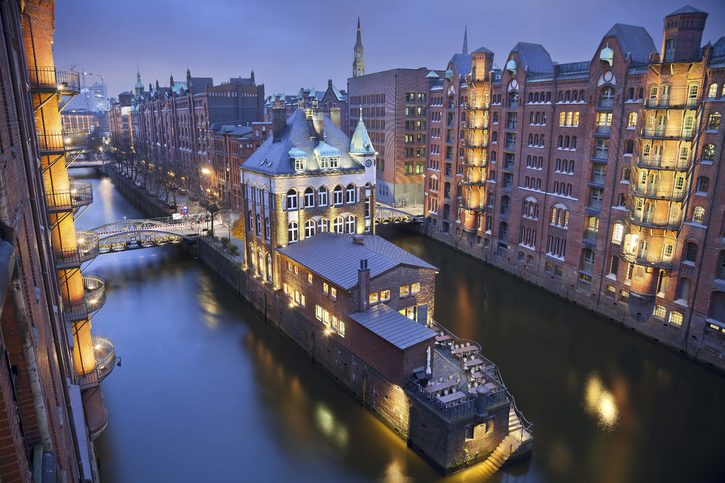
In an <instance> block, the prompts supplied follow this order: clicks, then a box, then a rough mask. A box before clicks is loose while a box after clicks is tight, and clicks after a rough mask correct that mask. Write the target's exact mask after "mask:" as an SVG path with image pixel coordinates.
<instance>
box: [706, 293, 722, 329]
mask: <svg viewBox="0 0 725 483" xmlns="http://www.w3.org/2000/svg"><path fill="white" fill-rule="evenodd" d="M707 315H708V318H710V319H713V320H717V321H718V322H725V292H713V293H712V294H711V295H710V310H708V312H707Z"/></svg>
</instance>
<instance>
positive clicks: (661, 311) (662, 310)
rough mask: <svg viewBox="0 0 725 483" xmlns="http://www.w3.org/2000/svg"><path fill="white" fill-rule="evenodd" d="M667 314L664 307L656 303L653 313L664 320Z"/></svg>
mask: <svg viewBox="0 0 725 483" xmlns="http://www.w3.org/2000/svg"><path fill="white" fill-rule="evenodd" d="M666 314H667V309H666V308H664V307H663V306H662V305H656V306H655V310H654V313H653V315H654V316H655V317H656V318H658V319H661V320H665V315H666Z"/></svg>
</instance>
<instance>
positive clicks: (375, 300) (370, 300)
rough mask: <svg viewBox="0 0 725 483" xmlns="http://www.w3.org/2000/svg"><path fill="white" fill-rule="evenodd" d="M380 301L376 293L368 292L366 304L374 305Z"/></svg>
mask: <svg viewBox="0 0 725 483" xmlns="http://www.w3.org/2000/svg"><path fill="white" fill-rule="evenodd" d="M379 301H380V299H379V296H378V293H377V292H370V295H368V303H370V305H372V304H376V303H378V302H379Z"/></svg>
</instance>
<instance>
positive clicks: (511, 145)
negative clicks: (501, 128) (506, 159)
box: [503, 143, 516, 151]
mask: <svg viewBox="0 0 725 483" xmlns="http://www.w3.org/2000/svg"><path fill="white" fill-rule="evenodd" d="M503 148H504V149H505V150H506V151H515V150H516V143H506V144H504V146H503Z"/></svg>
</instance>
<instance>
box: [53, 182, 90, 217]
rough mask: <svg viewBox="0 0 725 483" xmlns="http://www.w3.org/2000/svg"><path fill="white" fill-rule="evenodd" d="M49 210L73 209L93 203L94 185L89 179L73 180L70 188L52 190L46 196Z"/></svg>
mask: <svg viewBox="0 0 725 483" xmlns="http://www.w3.org/2000/svg"><path fill="white" fill-rule="evenodd" d="M45 199H46V205H47V206H48V211H50V212H51V213H57V212H60V211H71V210H75V209H77V208H81V207H83V206H87V205H90V204H91V203H93V186H92V185H91V183H89V182H87V181H72V182H71V184H70V189H67V190H58V191H50V192H47V193H46V196H45Z"/></svg>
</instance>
